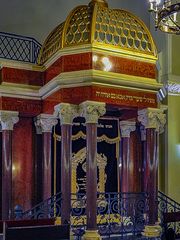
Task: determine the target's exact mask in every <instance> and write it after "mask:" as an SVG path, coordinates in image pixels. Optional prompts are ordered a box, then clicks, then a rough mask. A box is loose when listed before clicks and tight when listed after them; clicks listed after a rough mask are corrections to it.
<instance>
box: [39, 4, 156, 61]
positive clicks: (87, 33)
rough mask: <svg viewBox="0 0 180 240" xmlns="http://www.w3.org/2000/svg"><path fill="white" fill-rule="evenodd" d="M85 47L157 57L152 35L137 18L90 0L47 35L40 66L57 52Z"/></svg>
mask: <svg viewBox="0 0 180 240" xmlns="http://www.w3.org/2000/svg"><path fill="white" fill-rule="evenodd" d="M85 44H92V45H94V44H95V45H96V46H99V47H100V48H102V47H103V48H105V49H108V48H110V49H111V48H114V49H115V51H116V50H117V51H118V52H119V51H120V50H122V49H123V50H127V51H133V52H137V53H143V54H147V55H152V56H157V52H156V47H155V44H154V41H153V39H152V36H151V34H150V32H149V30H148V28H147V27H146V25H145V24H144V23H143V22H142V21H141V20H140V19H139V18H138V17H136V16H134V15H133V14H131V13H130V12H128V11H125V10H122V9H110V8H108V4H107V3H106V2H105V0H92V1H91V2H90V3H89V5H87V6H78V7H76V8H75V9H74V10H73V11H72V12H71V13H70V14H69V15H68V17H67V19H66V21H65V22H63V23H61V24H60V25H59V26H57V27H56V28H55V29H54V30H53V31H52V32H51V33H50V35H49V36H48V37H47V39H46V41H45V42H44V45H43V47H42V49H41V53H40V56H39V63H40V64H44V63H45V62H46V61H47V60H48V59H50V58H51V57H52V56H53V55H54V54H55V53H56V52H57V51H58V50H60V49H63V48H67V47H74V46H78V45H85Z"/></svg>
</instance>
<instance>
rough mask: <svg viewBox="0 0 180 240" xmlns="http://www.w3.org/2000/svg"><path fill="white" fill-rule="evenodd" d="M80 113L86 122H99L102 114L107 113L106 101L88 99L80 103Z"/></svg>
mask: <svg viewBox="0 0 180 240" xmlns="http://www.w3.org/2000/svg"><path fill="white" fill-rule="evenodd" d="M79 111H80V115H81V116H82V117H84V118H85V119H86V123H98V119H99V118H100V116H103V115H104V114H105V113H106V105H105V103H100V102H94V101H86V102H83V103H81V104H80V110H79Z"/></svg>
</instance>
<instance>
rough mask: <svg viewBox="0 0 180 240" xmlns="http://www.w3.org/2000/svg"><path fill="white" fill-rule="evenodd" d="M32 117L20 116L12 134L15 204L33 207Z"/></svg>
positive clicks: (25, 207)
mask: <svg viewBox="0 0 180 240" xmlns="http://www.w3.org/2000/svg"><path fill="white" fill-rule="evenodd" d="M32 124H33V121H32V118H20V120H19V122H18V123H17V124H16V125H15V126H14V130H13V136H12V159H13V206H15V205H17V204H20V205H21V206H22V207H23V209H26V210H27V209H29V208H31V201H32V187H33V149H32Z"/></svg>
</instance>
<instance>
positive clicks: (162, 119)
mask: <svg viewBox="0 0 180 240" xmlns="http://www.w3.org/2000/svg"><path fill="white" fill-rule="evenodd" d="M138 121H139V122H141V124H142V125H143V126H144V127H145V129H147V128H154V129H156V131H157V132H159V133H162V132H163V131H164V125H165V124H166V114H164V110H163V109H158V108H147V109H143V110H140V111H138Z"/></svg>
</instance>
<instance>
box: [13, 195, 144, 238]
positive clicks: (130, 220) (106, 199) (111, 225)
mask: <svg viewBox="0 0 180 240" xmlns="http://www.w3.org/2000/svg"><path fill="white" fill-rule="evenodd" d="M62 200H63V199H62V198H61V193H58V194H57V195H55V196H53V197H51V198H49V199H47V200H46V201H44V202H43V203H40V204H38V205H37V206H35V207H34V208H32V209H31V210H29V211H26V212H24V213H22V214H19V215H18V217H21V218H24V219H37V218H47V217H48V218H51V217H60V216H61V201H62ZM147 210H148V206H147V195H146V194H145V193H98V194H97V225H98V230H99V233H100V234H101V235H102V236H111V235H114V234H119V235H123V234H127V233H131V234H137V233H140V232H142V231H143V228H144V225H145V224H146V213H147ZM16 216H17V214H16ZM86 222H87V218H86V195H85V194H74V195H72V200H71V230H72V232H73V234H74V236H78V237H80V236H82V235H83V234H84V232H85V230H86Z"/></svg>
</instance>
